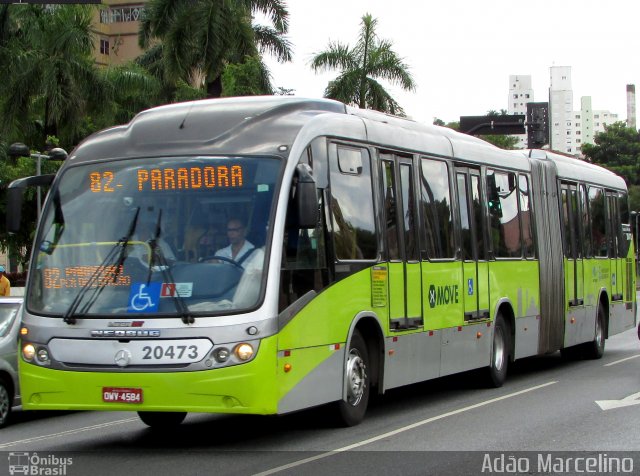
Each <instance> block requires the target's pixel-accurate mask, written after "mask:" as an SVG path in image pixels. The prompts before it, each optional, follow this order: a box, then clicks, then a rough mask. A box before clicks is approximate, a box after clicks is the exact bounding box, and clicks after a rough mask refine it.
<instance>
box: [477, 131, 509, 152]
mask: <svg viewBox="0 0 640 476" xmlns="http://www.w3.org/2000/svg"><path fill="white" fill-rule="evenodd" d="M478 137H479V138H480V139H482V140H485V141H487V142H489V143H491V144H493V145H495V146H496V147H500V148H501V149H515V146H516V145H517V144H518V142H519V140H518V138H517V137H516V136H508V135H502V134H500V135H489V136H478Z"/></svg>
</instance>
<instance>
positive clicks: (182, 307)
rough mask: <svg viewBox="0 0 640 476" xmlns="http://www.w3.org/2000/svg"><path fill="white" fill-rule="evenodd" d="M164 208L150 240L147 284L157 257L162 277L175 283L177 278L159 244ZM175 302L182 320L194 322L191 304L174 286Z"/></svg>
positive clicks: (186, 322)
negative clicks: (190, 310) (188, 303)
mask: <svg viewBox="0 0 640 476" xmlns="http://www.w3.org/2000/svg"><path fill="white" fill-rule="evenodd" d="M161 222H162V208H161V209H160V210H159V211H158V219H157V220H156V226H155V229H154V232H153V236H152V237H151V239H150V240H149V247H150V248H151V259H150V260H149V272H148V274H147V285H149V282H150V281H151V272H152V270H153V265H154V263H155V262H156V258H157V261H158V265H159V266H158V268H159V269H160V271H161V272H162V277H163V278H164V279H165V280H166V281H167V282H168V283H173V284H174V285H175V280H174V278H173V275H172V273H171V269H170V267H169V263H168V262H167V258H166V257H165V255H164V252H163V251H162V247H161V246H160V245H159V244H158V240H159V239H160V235H161V233H162V226H161ZM171 294H172V297H173V303H174V304H175V306H176V311H177V312H178V315H179V316H180V318H181V319H182V322H184V323H185V324H193V322H194V321H195V319H194V317H193V315H192V314H191V313H190V312H189V306H187V303H186V302H185V301H184V298H183V297H182V296H180V293H179V292H178V289H177V288H176V287H175V286H174V288H173V290H172V293H171Z"/></svg>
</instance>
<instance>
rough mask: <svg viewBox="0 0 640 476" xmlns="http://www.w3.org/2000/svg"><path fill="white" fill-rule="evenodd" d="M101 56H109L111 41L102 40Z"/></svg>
mask: <svg viewBox="0 0 640 476" xmlns="http://www.w3.org/2000/svg"><path fill="white" fill-rule="evenodd" d="M100 54H103V55H108V54H109V40H108V39H104V38H100Z"/></svg>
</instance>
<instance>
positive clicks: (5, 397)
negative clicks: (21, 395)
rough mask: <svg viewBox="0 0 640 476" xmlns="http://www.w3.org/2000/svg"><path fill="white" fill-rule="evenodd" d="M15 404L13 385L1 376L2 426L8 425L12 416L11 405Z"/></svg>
mask: <svg viewBox="0 0 640 476" xmlns="http://www.w3.org/2000/svg"><path fill="white" fill-rule="evenodd" d="M12 404H13V395H12V394H11V387H9V385H8V384H7V383H6V382H5V380H4V378H3V377H0V428H3V427H5V426H7V423H8V422H9V417H10V416H11V405H12Z"/></svg>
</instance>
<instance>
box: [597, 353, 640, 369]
mask: <svg viewBox="0 0 640 476" xmlns="http://www.w3.org/2000/svg"><path fill="white" fill-rule="evenodd" d="M638 357H640V354H638V355H632V356H631V357H627V358H626V359H620V360H616V361H615V362H610V363H608V364H605V365H604V366H603V367H611V366H612V365H616V364H619V363H620V362H625V361H627V360H631V359H636V358H638Z"/></svg>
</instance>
